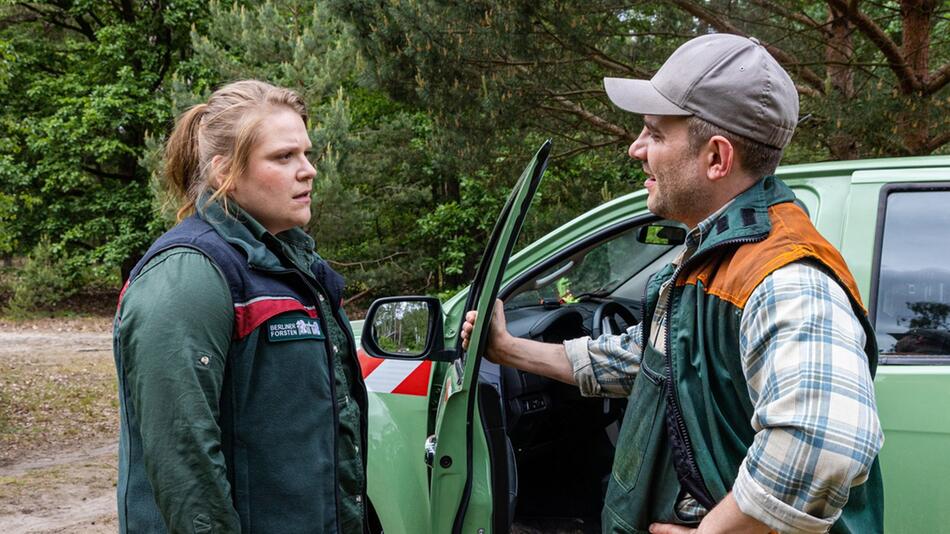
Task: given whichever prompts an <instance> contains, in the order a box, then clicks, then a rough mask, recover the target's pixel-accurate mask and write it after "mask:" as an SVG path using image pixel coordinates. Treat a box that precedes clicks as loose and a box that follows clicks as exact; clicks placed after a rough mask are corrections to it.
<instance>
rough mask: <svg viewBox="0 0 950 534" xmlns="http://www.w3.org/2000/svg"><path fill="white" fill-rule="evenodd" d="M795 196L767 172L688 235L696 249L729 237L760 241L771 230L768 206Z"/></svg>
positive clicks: (712, 245)
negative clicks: (767, 174)
mask: <svg viewBox="0 0 950 534" xmlns="http://www.w3.org/2000/svg"><path fill="white" fill-rule="evenodd" d="M794 200H795V193H794V192H792V190H791V189H789V187H788V186H787V185H785V183H784V182H782V181H781V180H779V179H778V178H776V177H775V176H766V177H764V178H762V179H761V180H759V181H757V182H756V183H754V184H752V186H751V187H749V188H748V189H746V190H745V191H743V192H742V193H739V194H738V195H736V197H735V198H733V199H732V200H730V201H729V202H728V203H727V204H726V205H725V206H723V207H722V208H720V209H719V210H717V211H716V212H715V213H713V214H712V215H710V216H709V217H707V218H706V219H704V220H703V221H702V222H700V223H699V224H698V225H697V226H696V228H694V229H693V230H692V231H690V234H688V235H687V246H689V239H690V237H691V236H692V237H694V239H695V246H696V251H703V250H706V249H709V248H712V247H715V246H717V245H719V244H722V243H724V242H727V241H745V240H748V241H757V240H760V239H763V238H764V237H766V236H768V234H769V232H770V231H771V230H772V221H771V219H770V218H769V208H770V207H771V206H774V205H775V204H780V203H782V202H792V201H794Z"/></svg>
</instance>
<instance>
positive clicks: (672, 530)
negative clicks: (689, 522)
mask: <svg viewBox="0 0 950 534" xmlns="http://www.w3.org/2000/svg"><path fill="white" fill-rule="evenodd" d="M693 532H696V529H695V528H691V527H684V526H682V525H671V524H669V523H653V524H652V525H650V534H691V533H693Z"/></svg>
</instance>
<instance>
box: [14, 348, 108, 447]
mask: <svg viewBox="0 0 950 534" xmlns="http://www.w3.org/2000/svg"><path fill="white" fill-rule="evenodd" d="M94 354H95V353H94ZM117 411H118V399H117V397H116V378H115V370H114V368H113V365H112V361H111V358H108V357H103V356H102V355H100V356H98V357H86V356H74V357H71V358H64V360H63V361H62V362H61V363H40V362H38V361H35V360H27V359H17V358H9V359H7V360H6V361H3V362H2V363H0V414H3V418H2V421H0V465H2V464H4V463H8V462H11V461H14V460H15V459H16V458H17V456H20V455H22V454H23V453H25V452H32V451H38V450H50V449H57V448H72V447H74V446H75V443H76V441H77V440H83V441H86V440H95V441H102V440H104V439H107V437H108V436H115V435H116V434H117V428H118V416H117Z"/></svg>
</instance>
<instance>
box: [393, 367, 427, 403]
mask: <svg viewBox="0 0 950 534" xmlns="http://www.w3.org/2000/svg"><path fill="white" fill-rule="evenodd" d="M431 368H432V362H431V361H428V360H426V361H424V362H422V364H421V365H419V367H416V368H415V370H414V371H412V373H410V374H409V376H407V377H406V379H405V380H403V381H402V382H400V383H399V385H398V386H396V388H395V389H393V393H401V394H403V395H420V396H424V395H426V394H427V393H428V391H429V370H430V369H431Z"/></svg>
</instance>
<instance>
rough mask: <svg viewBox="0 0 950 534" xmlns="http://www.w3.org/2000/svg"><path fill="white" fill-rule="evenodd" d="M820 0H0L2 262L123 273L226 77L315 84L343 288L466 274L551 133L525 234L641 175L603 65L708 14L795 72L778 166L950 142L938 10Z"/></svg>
mask: <svg viewBox="0 0 950 534" xmlns="http://www.w3.org/2000/svg"><path fill="white" fill-rule="evenodd" d="M829 5H830V4H829V3H828V2H823V1H813V0H793V1H790V2H758V1H756V2H752V1H749V0H739V1H735V0H707V1H690V0H677V1H675V2H657V1H631V2H619V3H618V2H612V1H606V0H591V1H590V2H583V3H578V2H566V1H562V0H556V1H552V2H540V3H538V2H527V1H524V0H516V1H508V2H500V1H497V0H491V1H484V2H478V3H472V2H433V1H428V0H409V1H402V2H370V1H367V0H355V1H354V0H346V1H344V0H329V1H327V2H312V1H305V0H266V1H264V2H250V1H244V0H241V1H236V2H232V1H221V0H215V1H213V2H210V3H205V2H199V1H198V0H181V1H178V0H176V2H172V3H167V2H164V3H163V2H158V3H156V2H146V1H142V0H130V1H128V2H90V1H80V2H65V3H64V2H60V1H53V0H47V1H43V2H30V3H23V2H13V1H10V0H0V16H2V17H3V20H4V24H3V25H0V97H2V102H3V105H2V106H0V257H11V256H26V255H28V254H31V253H32V256H33V257H34V258H36V259H33V260H31V262H32V263H31V265H32V267H31V269H33V271H31V272H32V273H34V275H35V276H36V277H37V280H38V282H37V283H40V282H39V281H42V282H43V283H44V284H46V283H53V281H52V280H51V276H52V275H50V273H53V272H59V271H58V269H60V266H59V264H49V263H48V262H47V263H43V261H45V260H43V261H41V259H40V258H48V256H49V254H50V252H49V251H50V250H54V251H55V254H56V255H57V257H60V258H68V262H69V266H70V269H72V270H74V271H75V272H77V273H81V274H82V276H81V277H80V279H81V280H80V279H77V280H72V279H69V280H66V279H64V280H60V281H57V282H56V283H58V284H66V285H64V286H51V287H61V288H62V289H61V290H57V291H60V292H61V293H68V292H70V291H73V290H74V289H75V287H76V286H75V284H81V283H87V282H88V281H89V280H103V279H107V280H111V282H112V283H113V284H114V285H115V286H118V285H119V284H118V280H116V274H117V272H118V270H119V269H118V268H119V267H120V266H121V267H124V268H128V267H130V266H131V262H132V260H134V259H135V258H136V256H137V255H138V254H141V253H142V252H143V251H144V250H145V249H146V248H147V246H148V245H149V243H150V242H151V241H152V240H153V239H154V238H155V237H156V236H157V235H159V234H160V233H161V232H162V231H164V230H165V229H166V228H168V227H170V226H171V225H172V224H174V221H175V212H176V210H177V206H175V205H174V201H173V199H172V198H171V197H170V196H169V194H168V192H167V191H166V190H165V188H164V187H163V184H162V181H161V155H162V146H163V142H164V139H165V138H166V136H167V134H168V132H169V130H170V128H171V125H172V124H173V120H174V117H175V116H176V115H177V114H179V113H180V112H181V111H183V110H184V109H186V108H187V107H189V106H191V105H193V104H195V103H197V102H200V101H202V100H204V99H206V98H207V96H208V95H209V94H210V92H211V91H212V90H213V89H214V88H215V87H218V86H220V85H221V84H223V83H226V82H229V81H233V80H237V79H246V78H258V79H263V80H266V81H269V82H271V83H274V84H277V85H282V86H286V87H290V88H292V89H294V90H296V91H298V92H299V93H300V94H301V95H302V96H303V97H304V99H305V101H306V102H307V105H308V107H309V110H310V124H309V127H310V136H311V140H312V141H313V143H314V149H315V152H316V153H317V154H319V155H320V157H319V160H318V161H315V164H316V167H317V170H318V177H317V180H315V183H314V202H313V204H312V206H313V217H312V219H311V223H310V226H309V228H308V230H309V231H310V233H311V234H312V235H313V236H314V237H315V238H316V241H317V244H318V250H319V252H320V253H321V255H322V256H323V257H325V258H326V259H327V260H328V261H329V262H330V264H331V265H333V266H334V267H335V268H337V269H338V270H340V271H341V272H342V273H343V274H344V275H345V276H346V278H347V280H348V284H349V285H348V287H347V294H348V295H349V296H363V297H370V296H376V295H383V294H393V293H430V294H439V295H442V296H445V295H448V294H451V293H452V292H454V291H455V290H456V289H457V288H459V287H463V286H464V285H465V284H467V282H468V280H469V279H470V277H471V276H472V274H473V272H474V270H475V267H476V264H477V262H478V260H479V258H480V257H481V253H482V249H483V246H484V243H485V241H486V238H487V236H488V233H489V232H490V230H491V228H492V227H493V226H494V223H495V218H496V215H497V213H498V212H499V210H500V207H501V205H502V204H503V202H504V200H505V197H506V196H507V193H508V191H509V190H510V187H511V184H512V183H513V182H514V180H515V179H516V178H517V176H518V174H519V173H520V172H521V169H522V167H523V165H524V164H525V162H526V161H527V159H528V157H529V156H530V154H531V153H532V152H533V151H534V150H535V149H536V148H537V146H538V145H540V143H541V142H542V141H543V140H544V139H545V138H549V137H550V138H553V139H554V141H555V153H554V157H553V159H552V161H551V164H550V166H549V169H548V173H547V176H546V178H545V182H544V183H543V185H542V187H541V189H540V191H539V193H538V195H537V197H536V198H535V200H534V202H533V207H532V210H531V212H530V213H529V217H528V220H527V222H526V226H525V229H524V231H523V232H522V234H521V236H520V240H519V246H523V245H524V244H525V243H526V242H528V241H531V240H534V239H537V238H538V237H540V236H542V235H544V234H545V233H547V232H549V231H550V230H551V229H553V228H554V227H556V226H557V225H559V224H562V223H564V222H566V221H568V220H570V219H571V218H573V217H575V216H577V215H578V214H580V213H582V212H584V211H586V210H588V209H590V208H592V207H594V206H596V205H598V204H600V203H602V202H605V201H607V200H610V199H612V198H614V197H616V196H619V195H621V194H624V193H626V192H628V191H631V190H633V189H635V188H637V187H639V186H640V184H641V181H642V178H643V175H642V172H641V171H640V168H639V165H638V164H635V163H632V162H631V161H630V160H629V158H628V157H627V156H626V153H625V150H626V147H627V146H628V144H629V142H630V141H631V139H632V138H633V137H635V135H636V133H637V132H638V131H639V130H640V120H639V118H638V117H636V116H633V115H631V114H628V113H624V112H622V111H620V110H618V109H616V108H615V107H614V106H612V105H611V104H610V103H609V102H608V100H607V99H606V96H605V94H604V92H603V89H602V78H603V77H604V76H621V77H636V78H647V77H649V76H650V75H651V74H652V73H653V72H654V71H655V70H656V69H657V68H658V67H659V66H660V65H661V64H662V62H663V61H664V60H665V59H666V57H667V56H668V55H669V54H670V52H672V51H673V50H674V49H675V48H676V47H677V46H678V45H680V44H681V43H682V42H683V41H685V40H686V39H687V38H689V37H691V36H694V35H699V34H703V33H708V32H710V31H730V32H733V33H745V34H750V35H755V36H757V37H759V38H760V39H761V40H762V41H763V42H764V43H768V44H769V45H770V46H773V50H774V53H775V54H777V56H776V57H778V58H779V60H780V61H781V62H783V64H785V66H786V67H787V68H788V69H789V71H790V72H791V73H792V75H793V77H794V79H795V81H796V83H797V84H798V85H799V87H801V88H802V89H801V96H802V114H803V115H804V114H810V116H811V118H810V120H808V121H806V122H804V123H803V124H802V125H801V126H800V128H799V132H798V134H797V135H796V137H795V139H794V142H793V144H792V146H790V147H789V149H788V150H787V152H786V158H785V162H786V163H795V162H802V161H815V160H821V159H828V158H849V157H868V156H888V155H904V154H923V153H929V152H932V151H937V152H941V151H942V152H946V151H947V150H950V148H948V146H950V145H947V140H948V139H950V137H948V135H947V131H950V122H948V121H950V113H948V111H950V110H948V106H950V99H948V91H950V89H948V88H950V83H947V78H948V77H947V76H946V72H948V71H947V64H948V62H950V48H948V47H946V46H940V45H941V44H942V41H940V40H939V39H937V37H938V36H940V35H943V34H945V33H946V32H947V30H950V19H948V18H947V16H946V15H947V13H948V11H950V7H948V6H946V5H944V4H940V3H933V5H934V11H933V12H932V13H931V15H932V16H930V18H929V19H927V21H928V22H927V23H926V24H925V26H926V27H914V26H913V21H912V20H911V19H909V18H908V17H909V16H910V15H912V14H913V13H912V12H911V11H907V10H904V11H901V10H899V9H897V8H898V7H899V6H898V4H897V3H896V2H883V3H867V2H865V3H860V4H856V6H857V10H858V11H856V12H860V14H862V15H866V17H867V18H868V20H870V21H871V22H872V24H874V25H876V27H877V28H878V29H879V30H880V32H881V33H880V34H878V39H877V40H876V41H875V40H873V39H870V38H868V36H867V33H866V31H864V30H861V29H859V28H857V27H856V26H855V22H854V20H852V19H849V18H848V16H845V15H844V14H840V13H838V14H836V13H834V12H833V10H830V9H829ZM928 5H930V4H928ZM927 25H929V26H927ZM865 26H867V24H865ZM836 29H844V30H846V31H843V32H840V33H838V34H836V33H835V31H836ZM882 35H883V36H884V38H883V39H882V38H880V37H881V36H882ZM922 36H923V37H925V38H926V39H924V40H923V41H921V42H922V44H921V45H920V46H918V47H917V48H914V47H909V46H904V40H905V39H911V40H912V39H918V40H919V39H920V38H921V37H922ZM885 40H890V41H891V42H892V43H893V44H894V46H895V49H897V50H899V52H900V54H904V56H906V57H904V56H902V57H901V58H899V59H900V60H901V61H903V62H904V63H905V64H906V65H904V66H906V67H907V69H905V70H901V68H897V67H896V66H895V61H892V59H894V58H893V57H885V56H884V54H883V52H882V48H881V46H880V43H881V42H883V41H885ZM923 49H926V50H927V52H928V55H927V56H926V58H924V60H919V58H917V59H915V58H914V57H912V54H913V50H923ZM835 54H839V55H840V57H836V56H835ZM897 63H900V61H898V62H897ZM44 239H46V240H47V241H44ZM34 249H35V250H34ZM64 261H65V260H64ZM43 265H45V267H42V268H41V267H40V266H43ZM31 276H32V275H31ZM25 283H26V282H18V284H20V285H22V284H25ZM18 294H22V295H24V296H23V297H20V298H23V299H25V298H27V297H26V296H25V295H28V294H30V291H28V290H23V291H21V292H20V293H18ZM43 298H46V297H43ZM18 302H20V301H18ZM17 305H18V306H20V305H22V306H27V305H30V303H29V302H28V301H26V300H24V301H22V304H17Z"/></svg>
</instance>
